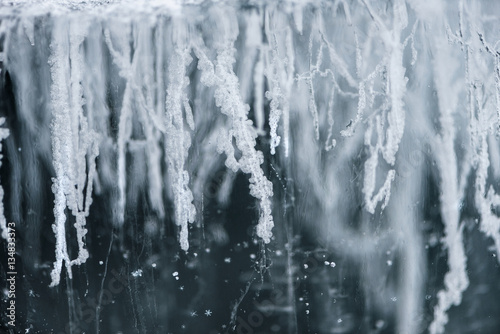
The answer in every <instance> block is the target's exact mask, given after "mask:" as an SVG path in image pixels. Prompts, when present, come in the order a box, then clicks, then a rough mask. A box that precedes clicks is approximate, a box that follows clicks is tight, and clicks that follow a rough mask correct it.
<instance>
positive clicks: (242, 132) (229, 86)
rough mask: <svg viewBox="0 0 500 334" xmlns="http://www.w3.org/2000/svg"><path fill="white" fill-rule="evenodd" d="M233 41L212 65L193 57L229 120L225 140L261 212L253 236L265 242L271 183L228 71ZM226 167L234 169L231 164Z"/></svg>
mask: <svg viewBox="0 0 500 334" xmlns="http://www.w3.org/2000/svg"><path fill="white" fill-rule="evenodd" d="M228 24H231V23H228ZM233 29H234V28H233ZM235 39H236V36H231V37H229V38H228V39H227V41H226V42H225V43H221V44H222V45H221V46H219V47H218V50H217V52H218V55H217V59H216V63H215V66H214V64H212V62H211V61H210V60H209V59H208V57H207V56H206V54H205V52H204V51H203V50H202V49H201V47H196V48H195V54H196V56H197V57H198V59H199V62H198V68H199V69H200V71H201V72H202V77H201V82H202V83H203V84H205V85H207V86H209V87H211V86H214V87H215V103H216V105H217V106H218V107H219V108H221V112H222V113H223V114H224V115H226V116H227V117H228V118H229V124H232V130H231V131H230V132H229V138H234V139H235V142H236V147H237V148H238V149H239V150H240V151H241V158H240V159H239V160H238V164H237V165H238V166H239V168H240V169H241V171H242V172H244V173H246V174H250V194H251V195H252V196H253V197H255V198H257V199H258V200H259V201H260V209H261V213H260V218H259V223H258V225H257V235H258V236H259V237H260V238H262V239H263V240H264V242H265V243H269V242H270V241H271V237H272V232H271V231H272V228H273V226H274V223H273V217H272V215H271V197H272V195H273V189H272V183H271V182H270V181H269V180H268V179H267V178H266V177H265V175H264V171H263V170H262V168H261V167H260V165H261V164H262V163H263V162H264V157H263V154H262V152H260V151H257V150H256V149H255V145H256V141H255V138H256V137H257V133H256V131H255V129H254V127H253V126H252V122H251V121H250V120H249V119H248V116H247V114H248V106H247V105H245V104H243V102H242V101H241V97H240V94H239V90H238V78H237V77H236V75H235V74H234V72H233V70H232V64H233V63H234V55H233V54H234V49H233V43H234V41H235ZM225 143H227V141H225ZM231 145H232V144H231ZM228 147H229V144H223V145H222V149H223V150H224V153H225V154H226V156H227V157H228V160H226V164H227V163H228V161H229V162H230V161H233V159H234V155H233V154H234V153H233V152H234V151H233V150H225V149H227V148H228ZM228 167H230V168H234V166H232V164H230V165H229V166H228Z"/></svg>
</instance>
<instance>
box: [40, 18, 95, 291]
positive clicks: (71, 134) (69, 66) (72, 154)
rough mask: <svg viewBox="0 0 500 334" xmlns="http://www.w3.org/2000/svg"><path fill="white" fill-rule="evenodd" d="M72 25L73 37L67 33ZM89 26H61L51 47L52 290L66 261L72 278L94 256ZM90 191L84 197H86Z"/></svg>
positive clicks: (67, 24)
mask: <svg viewBox="0 0 500 334" xmlns="http://www.w3.org/2000/svg"><path fill="white" fill-rule="evenodd" d="M68 26H69V34H68V29H67V28H68ZM85 29H86V27H85V25H83V26H78V27H76V25H71V24H70V23H69V21H64V20H61V21H59V22H57V24H56V25H55V27H54V30H53V42H52V44H51V51H52V54H51V57H50V60H49V64H50V66H51V77H52V87H51V101H52V116H53V120H52V126H51V130H52V152H53V163H54V169H55V172H56V178H54V179H53V186H52V191H53V192H54V196H55V200H54V217H55V220H56V221H55V224H54V225H53V230H54V233H55V235H56V261H55V262H54V269H53V270H52V273H51V277H52V283H51V284H50V286H56V285H58V284H59V280H60V275H61V268H62V264H63V262H64V263H65V264H66V269H67V272H68V277H69V278H71V277H72V274H71V266H72V265H75V264H76V265H80V264H82V263H84V262H85V261H86V260H87V258H88V256H89V254H88V252H87V250H86V249H85V241H84V238H85V235H86V233H87V230H86V229H85V217H86V216H88V214H89V209H90V205H91V203H92V197H91V196H92V182H93V177H94V173H95V158H96V157H97V155H98V146H97V137H96V134H95V133H94V132H93V131H92V130H91V129H89V128H88V123H87V119H86V117H85V115H84V114H83V109H82V106H83V103H84V101H83V97H82V96H83V94H82V86H81V80H82V74H81V70H82V68H83V56H82V51H81V45H82V42H83V40H84V37H85ZM84 189H85V193H84ZM66 207H68V209H70V211H71V214H72V215H73V216H75V218H76V223H75V224H74V226H75V229H76V235H77V243H78V256H77V257H76V258H75V259H74V260H70V258H69V254H68V250H67V241H66V214H65V210H66Z"/></svg>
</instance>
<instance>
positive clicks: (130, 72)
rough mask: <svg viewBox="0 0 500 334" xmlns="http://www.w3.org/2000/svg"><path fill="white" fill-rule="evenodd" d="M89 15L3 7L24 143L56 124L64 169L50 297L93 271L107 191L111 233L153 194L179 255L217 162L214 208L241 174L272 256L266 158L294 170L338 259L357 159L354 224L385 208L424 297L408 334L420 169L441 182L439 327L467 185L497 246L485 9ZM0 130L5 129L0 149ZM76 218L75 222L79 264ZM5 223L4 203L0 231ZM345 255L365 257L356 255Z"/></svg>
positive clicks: (428, 6) (387, 6) (184, 10)
mask: <svg viewBox="0 0 500 334" xmlns="http://www.w3.org/2000/svg"><path fill="white" fill-rule="evenodd" d="M92 4H93V5H95V3H92ZM93 5H92V6H91V5H88V7H85V6H83V8H77V9H75V10H72V9H71V8H68V4H66V5H64V6H60V5H57V4H52V5H45V7H42V6H40V8H41V9H40V10H39V11H38V12H37V10H36V5H33V4H28V5H25V6H32V7H30V8H31V9H30V10H26V11H23V8H21V9H19V10H17V11H16V10H15V9H11V8H6V7H4V8H2V10H1V11H0V14H1V15H2V16H3V18H2V20H1V26H0V33H1V35H2V36H3V40H4V47H3V62H4V71H5V70H7V71H9V74H10V76H11V78H12V81H13V85H14V87H15V94H16V103H17V105H16V110H17V113H18V114H19V117H20V118H21V119H22V120H23V122H24V123H25V124H26V127H25V128H26V129H27V131H38V129H39V128H43V127H47V128H48V127H49V126H50V129H51V130H50V139H48V140H45V141H43V140H42V141H41V143H40V149H41V150H46V151H47V152H49V153H48V155H50V156H51V157H52V163H53V168H54V178H53V186H52V190H53V195H54V216H55V222H54V224H53V230H54V233H55V235H56V245H55V250H56V257H55V258H56V260H55V262H54V268H53V271H52V284H51V285H52V286H55V285H58V284H59V280H60V277H61V271H62V268H63V266H65V268H66V271H67V275H69V276H70V277H71V267H72V266H74V265H81V264H83V263H85V261H86V259H87V258H88V256H89V254H88V252H87V250H86V248H85V235H86V232H87V230H86V217H87V216H88V214H89V211H90V210H91V207H92V194H93V193H94V192H100V191H102V189H105V188H112V187H115V188H117V195H116V199H115V201H114V203H115V207H114V208H113V212H114V213H115V218H116V219H115V222H114V223H115V224H117V226H120V225H122V224H123V223H124V221H125V217H124V213H125V208H126V206H127V205H130V203H131V202H134V200H136V198H135V197H134V194H136V193H137V192H138V189H141V188H146V189H147V190H146V192H147V194H148V200H149V204H150V206H151V207H152V208H153V210H154V211H155V212H156V214H157V216H158V217H159V218H160V219H162V218H164V217H165V216H166V215H170V216H171V217H173V219H174V220H175V222H176V224H177V225H178V227H179V242H180V246H181V248H182V249H183V250H185V251H187V250H188V248H189V236H188V230H189V225H190V223H192V222H194V221H195V219H196V216H197V212H196V209H195V204H194V203H195V202H196V201H199V200H200V197H201V196H203V187H204V186H205V184H206V183H207V180H208V179H209V178H210V175H211V174H212V173H213V172H214V171H215V170H217V169H218V168H220V163H221V158H220V157H222V161H223V162H224V163H225V166H226V167H227V169H229V170H230V171H231V173H227V174H226V175H227V178H228V179H227V180H226V181H225V184H226V187H225V188H224V189H226V192H225V195H224V194H222V195H221V196H222V197H224V196H226V197H227V196H228V194H229V191H230V183H231V182H232V180H233V179H234V175H235V173H236V172H238V171H241V172H242V173H245V174H247V175H249V183H250V184H249V187H250V194H251V195H252V196H253V197H255V198H256V200H257V201H258V210H259V212H260V214H259V220H258V223H257V225H256V235H257V236H258V237H260V238H261V239H262V240H263V241H264V242H265V243H269V242H271V240H272V229H273V225H274V223H273V214H272V206H273V184H272V183H271V181H270V177H269V174H268V172H267V169H266V168H263V166H264V165H265V159H267V157H268V156H269V157H270V156H272V155H274V156H275V159H276V161H278V162H279V163H281V165H282V166H291V168H289V175H287V177H289V178H292V179H296V180H297V181H296V182H297V187H300V186H304V187H307V188H308V189H310V194H309V196H310V197H311V199H310V201H311V202H314V205H316V207H317V206H318V205H319V207H320V210H318V213H317V215H319V217H318V218H317V219H316V222H315V223H311V224H318V226H316V228H317V230H318V231H319V232H320V233H319V234H323V233H324V235H328V237H325V238H327V240H326V242H328V243H330V244H331V245H333V246H332V247H335V244H336V243H337V242H338V241H339V240H340V239H342V238H344V237H345V236H346V235H348V234H349V232H348V227H347V225H348V224H347V222H346V221H345V220H346V219H347V217H348V211H349V210H353V209H352V208H355V207H357V205H358V204H355V203H349V199H346V198H345V196H343V192H344V189H345V188H346V187H349V183H352V179H353V178H352V170H353V168H354V167H353V164H355V163H356V161H358V160H359V159H361V160H362V168H361V169H362V171H363V172H362V187H361V188H362V189H358V190H359V192H360V193H361V197H362V198H363V202H364V203H363V210H364V211H363V214H362V218H360V219H363V221H367V222H368V221H369V220H370V219H371V218H370V217H371V216H372V215H375V214H377V213H380V212H382V211H384V210H385V211H387V217H389V218H387V221H386V222H385V224H386V225H387V226H388V230H391V231H394V230H398V231H399V232H398V233H400V234H399V235H398V238H401V239H402V240H403V241H402V242H401V244H404V247H405V248H401V249H400V252H401V253H403V254H404V255H405V258H406V263H404V264H402V267H403V269H402V270H403V271H404V274H403V278H402V280H403V283H402V284H407V285H409V286H412V287H414V289H413V290H414V291H413V292H412V291H409V292H408V293H407V294H406V295H405V296H403V298H402V303H403V306H401V307H400V309H401V311H399V312H400V314H398V327H399V330H398V332H401V333H403V332H404V333H411V332H415V330H416V328H418V323H417V320H415V318H414V317H413V315H414V314H417V313H418V310H419V309H420V308H421V301H422V298H421V296H420V295H419V294H420V292H421V290H422V284H423V283H422V279H421V277H420V274H419V273H418V272H419V270H420V269H421V267H422V266H423V265H422V261H424V259H423V255H422V254H421V253H422V252H423V250H422V249H423V248H422V246H421V244H422V243H421V242H420V241H421V240H420V239H419V238H420V237H419V236H418V232H416V231H417V230H418V229H417V228H416V225H417V224H418V220H419V217H421V213H418V212H416V213H415V212H414V213H411V212H410V213H409V212H408V211H407V207H409V206H410V205H411V203H414V201H416V199H417V198H419V196H421V189H420V188H419V187H420V181H421V179H422V177H423V176H422V174H424V173H426V172H428V171H429V170H432V172H434V173H436V175H438V179H439V184H440V185H439V188H440V190H441V192H440V211H441V218H442V222H443V224H444V237H443V238H442V243H443V245H444V246H445V247H446V249H447V254H448V267H449V271H448V273H447V274H446V276H445V279H444V289H443V290H442V291H441V292H440V293H439V294H438V301H437V304H436V306H435V311H434V320H433V322H432V323H431V325H430V332H431V333H442V332H443V331H444V326H445V325H446V323H447V321H448V319H447V310H448V309H449V308H450V307H451V306H452V305H458V304H460V302H461V296H462V292H463V291H464V290H465V289H467V287H468V285H469V281H468V277H467V271H466V261H467V259H466V256H465V252H464V243H463V240H462V230H463V223H462V217H461V211H460V210H461V208H462V207H463V205H462V203H463V202H464V201H465V200H466V199H465V197H464V195H465V191H466V188H468V187H473V188H474V191H475V196H474V205H475V207H476V208H477V211H478V214H479V216H480V217H479V221H480V223H479V228H480V230H481V231H482V232H484V234H485V235H486V236H487V237H489V238H491V239H493V240H494V243H495V247H496V250H497V252H498V251H499V250H500V233H499V229H500V219H499V217H498V216H497V215H496V214H495V213H494V211H493V209H494V208H496V207H498V206H499V205H500V195H498V193H497V192H498V190H499V189H498V187H496V186H495V184H496V182H497V181H498V180H499V179H500V146H499V142H498V139H497V137H496V136H497V135H498V126H499V124H500V122H499V120H500V107H499V106H500V69H499V68H500V53H499V51H498V50H500V46H499V44H498V43H497V41H496V40H495V36H491V34H490V32H492V31H495V29H494V27H495V24H496V25H497V28H498V22H497V23H495V20H496V19H497V18H495V17H493V18H492V17H488V16H487V15H486V14H485V13H487V12H488V10H485V9H484V8H482V7H481V4H480V3H479V2H476V1H459V2H450V3H449V4H447V2H446V1H444V0H442V1H432V2H425V3H424V2H420V1H411V0H409V1H407V2H405V1H404V0H395V1H392V2H387V3H386V2H385V1H380V2H373V1H369V0H360V1H354V2H352V1H349V2H348V1H344V0H337V1H329V2H325V3H321V5H317V4H316V5H313V4H308V3H306V2H305V3H292V2H290V3H288V2H281V3H279V4H265V3H260V2H256V3H255V4H252V5H249V6H247V7H245V8H243V9H239V8H235V6H232V5H227V4H222V3H218V4H207V3H205V4H204V5H203V7H200V8H198V7H196V6H191V5H185V6H182V5H180V6H170V7H167V6H162V5H160V4H156V3H150V4H146V3H141V4H140V5H135V4H134V5H133V6H138V7H139V8H141V6H142V9H140V10H139V11H138V12H135V10H134V14H133V15H132V14H131V13H130V12H132V9H131V7H130V6H129V5H130V4H129V5H127V6H125V5H124V6H122V7H118V8H116V7H112V6H111V7H106V6H104V5H103V7H100V6H97V7H95V8H94V7H93ZM51 6H52V7H51ZM75 6H76V5H75ZM69 7H71V6H69ZM33 8H34V9H33ZM114 11H116V13H115V12H114ZM127 11H128V13H127ZM48 12H51V15H48V14H47V13H48ZM489 12H494V11H492V10H489ZM23 13H24V14H23ZM497 38H498V36H497ZM44 57H45V58H44ZM34 62H35V63H36V64H37V65H36V66H41V67H44V66H45V67H46V68H47V69H48V71H47V73H48V74H49V75H47V76H45V77H43V76H39V77H37V78H34V77H33V74H30V73H29V71H30V70H29V69H28V68H27V67H26V64H30V63H34ZM33 85H38V86H39V87H43V86H46V87H50V88H49V90H50V91H49V95H50V100H47V101H44V102H40V101H39V100H37V99H36V98H34V97H33V96H31V95H30V94H29V92H30V89H32V86H33ZM109 101H115V102H113V103H110V102H109ZM116 101H118V102H116ZM112 118H113V119H114V123H113V124H111V119H112ZM8 135H9V132H8V130H7V129H5V128H3V129H2V130H1V132H0V138H1V139H2V140H5V138H7V136H8ZM42 139H43V138H42ZM257 139H259V141H257ZM262 142H264V143H266V144H265V145H268V146H267V148H266V151H267V150H269V151H268V152H269V153H268V154H267V155H265V154H264V153H263V150H262V149H259V148H258V147H259V146H258V145H262V144H261V143H262ZM258 143H259V144H258ZM402 147H403V148H404V149H402ZM424 147H425V149H424ZM215 152H218V153H219V155H217V154H214V153H215ZM360 152H361V153H360ZM412 152H413V153H414V152H423V154H424V155H425V157H420V158H421V159H424V160H423V161H424V162H426V163H427V164H418V166H417V167H418V168H415V169H414V170H411V171H410V172H409V173H408V172H405V168H406V169H408V168H407V165H408V163H407V162H408V157H409V156H410V157H411V153H412ZM97 157H99V159H96V158H97ZM360 157H361V158H360ZM356 159H358V160H356ZM431 162H432V166H435V167H432V166H431ZM414 165H415V164H414ZM414 167H415V166H414ZM32 168H36V167H32ZM471 176H472V177H471ZM470 180H473V182H474V183H473V185H470V184H468V182H470ZM391 189H392V190H393V191H392V192H393V196H392V197H393V198H392V199H391ZM394 191H396V192H397V193H398V195H397V199H396V198H394V197H395V195H394ZM165 194H167V197H168V198H169V200H170V201H171V203H172V204H173V206H172V207H173V209H174V212H172V213H169V212H166V211H167V210H166V206H165V200H164V199H165ZM2 196H3V190H2V189H0V198H1V197H2ZM353 200H354V199H353V198H352V199H350V201H353ZM393 202H395V203H394V204H393V205H392V203H393ZM274 203H276V202H274ZM306 204H307V203H306ZM275 205H277V204H275ZM311 206H312V204H311ZM346 208H347V209H346ZM67 213H68V214H71V215H73V216H74V221H75V223H74V227H75V228H76V238H77V240H76V242H77V244H78V249H79V251H78V255H77V256H76V258H74V259H72V258H70V256H69V254H68V250H67V242H70V241H67V240H66V234H67V233H66V229H67V228H69V227H68V217H67V216H66V215H67ZM408 217H410V218H408ZM275 219H277V218H276V217H275ZM5 222H6V219H5V217H4V214H3V207H0V224H1V227H2V229H3V235H4V236H5ZM330 226H331V227H330ZM330 228H332V230H330ZM350 233H352V232H350ZM388 233H389V232H388ZM318 237H320V236H318ZM356 240H357V239H356ZM419 240H420V241H419ZM73 242H74V241H73ZM366 242H367V244H366V245H364V246H362V248H363V249H364V250H365V251H367V252H368V251H370V249H371V248H370V245H369V241H366ZM401 247H403V246H401ZM343 251H344V252H346V253H350V254H349V255H350V256H359V258H362V257H363V254H362V253H363V250H358V251H355V250H353V249H345V250H343ZM498 258H500V256H499V257H498Z"/></svg>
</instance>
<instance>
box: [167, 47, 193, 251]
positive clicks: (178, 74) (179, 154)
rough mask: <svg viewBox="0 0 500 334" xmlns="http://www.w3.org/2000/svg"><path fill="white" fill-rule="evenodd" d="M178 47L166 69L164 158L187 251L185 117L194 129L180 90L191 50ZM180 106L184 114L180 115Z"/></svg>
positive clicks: (189, 200) (189, 205)
mask: <svg viewBox="0 0 500 334" xmlns="http://www.w3.org/2000/svg"><path fill="white" fill-rule="evenodd" d="M178 48H179V49H177V50H175V51H174V53H173V55H172V59H171V60H170V66H169V71H168V79H169V84H168V88H167V100H166V119H167V123H166V130H167V131H166V133H165V136H166V138H165V159H166V162H167V166H168V174H169V179H170V183H171V185H172V191H173V196H174V203H175V222H176V224H177V225H179V226H180V229H181V230H180V237H179V242H180V244H181V248H182V249H183V250H185V251H187V250H188V248H189V240H188V224H189V223H192V222H194V219H195V217H196V209H195V207H194V205H193V194H192V193H191V190H190V189H189V174H188V172H187V171H186V170H185V167H184V164H185V161H186V159H187V153H188V151H189V147H190V146H191V138H190V134H189V132H187V131H185V130H184V119H186V122H187V123H188V125H189V126H190V128H191V129H193V128H194V123H193V115H192V113H191V108H190V107H189V104H188V103H187V102H186V99H187V98H186V97H185V93H183V91H184V89H185V88H186V86H187V85H188V84H189V78H188V77H187V76H186V66H187V65H189V63H190V62H191V57H190V56H189V51H190V50H189V49H188V48H181V46H178ZM183 107H184V108H183ZM183 109H184V114H185V117H183V112H182V111H183Z"/></svg>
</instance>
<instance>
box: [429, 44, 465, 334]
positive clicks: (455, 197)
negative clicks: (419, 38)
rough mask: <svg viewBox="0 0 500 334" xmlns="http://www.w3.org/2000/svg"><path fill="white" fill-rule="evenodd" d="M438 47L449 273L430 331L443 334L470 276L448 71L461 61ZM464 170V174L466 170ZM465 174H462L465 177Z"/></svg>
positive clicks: (439, 157) (438, 144) (437, 151)
mask: <svg viewBox="0 0 500 334" xmlns="http://www.w3.org/2000/svg"><path fill="white" fill-rule="evenodd" d="M435 45H437V46H438V49H437V50H436V54H435V59H434V64H433V65H434V67H433V68H434V71H435V75H434V84H435V86H436V90H437V96H438V105H439V112H440V124H441V134H440V135H438V136H437V137H436V139H435V147H434V156H435V159H436V162H437V167H438V169H439V174H440V180H441V189H442V190H441V194H440V202H441V217H442V220H443V222H444V237H443V239H442V242H443V244H444V246H445V247H446V249H447V253H448V268H449V270H448V272H447V273H446V275H445V279H444V286H445V287H444V289H443V290H441V291H439V292H438V294H437V297H438V303H437V305H436V306H435V307H434V319H433V321H432V323H431V324H430V326H429V332H430V333H431V334H438V333H443V331H444V327H445V325H446V323H447V322H448V315H447V312H448V310H449V309H450V307H451V306H452V305H459V304H460V303H461V301H462V293H463V292H464V291H465V290H466V289H467V287H468V286H469V279H468V277H467V257H466V256H465V249H464V244H463V239H462V233H463V226H464V225H463V224H461V223H460V208H459V203H461V202H462V200H463V199H464V189H463V188H462V187H461V185H460V182H459V180H460V179H459V174H458V173H459V171H458V167H457V165H458V162H457V156H456V153H455V147H454V145H455V139H456V133H455V126H454V120H453V113H454V112H455V111H456V106H457V100H458V93H459V92H457V91H455V90H454V89H452V87H453V85H452V84H451V80H452V79H451V78H450V76H449V73H453V72H454V70H455V69H456V68H458V64H457V63H456V61H452V58H450V56H449V47H448V46H447V43H446V41H444V40H443V38H438V37H437V38H435ZM467 172H468V169H466V168H465V169H463V170H462V173H467ZM464 176H466V175H462V177H464Z"/></svg>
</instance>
